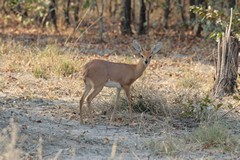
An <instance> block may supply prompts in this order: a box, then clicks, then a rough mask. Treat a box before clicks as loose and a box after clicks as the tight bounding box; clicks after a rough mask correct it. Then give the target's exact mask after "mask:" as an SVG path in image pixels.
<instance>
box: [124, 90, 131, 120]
mask: <svg viewBox="0 0 240 160" xmlns="http://www.w3.org/2000/svg"><path fill="white" fill-rule="evenodd" d="M124 91H125V93H126V96H127V100H128V106H129V115H130V121H132V120H133V113H132V100H131V95H130V86H125V87H124Z"/></svg>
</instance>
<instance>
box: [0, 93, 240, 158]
mask: <svg viewBox="0 0 240 160" xmlns="http://www.w3.org/2000/svg"><path fill="white" fill-rule="evenodd" d="M0 105H1V112H0V119H1V120H0V128H5V127H6V126H7V125H8V124H9V119H11V118H14V121H15V122H17V124H18V126H19V138H18V141H19V144H18V147H20V148H22V150H23V151H24V152H25V159H31V158H33V159H35V158H36V157H37V152H38V151H37V150H38V148H39V138H40V137H42V139H43V144H42V147H43V155H42V156H43V158H44V159H53V158H56V157H57V158H58V159H108V158H110V157H111V153H112V152H113V153H114V148H115V147H116V154H114V157H115V159H166V158H168V159H207V158H208V159H209V158H210V159H238V155H231V154H230V153H224V152H219V151H217V150H208V149H207V150H195V151H194V150H193V149H191V150H189V151H187V150H186V148H185V146H184V148H183V150H182V151H180V150H178V151H177V153H176V154H171V155H168V154H166V153H163V154H162V155H161V154H157V155H155V154H154V152H153V151H152V150H151V149H150V148H149V147H147V144H148V143H149V142H151V141H159V143H161V142H162V141H165V140H166V137H169V136H170V137H174V138H178V137H181V136H182V135H188V133H189V132H191V129H187V128H185V127H182V128H181V127H173V126H172V125H169V123H166V121H164V120H160V118H159V119H158V120H152V121H150V120H149V118H148V117H147V115H146V117H145V118H146V119H147V121H145V122H143V121H144V118H143V117H144V116H142V115H136V117H135V120H136V123H135V124H130V125H117V123H116V125H110V124H107V123H100V124H98V123H97V124H96V126H94V127H92V126H91V125H88V124H85V125H80V124H79V122H78V121H77V120H75V119H71V118H70V119H67V118H66V117H57V116H56V114H55V113H54V112H55V111H53V110H58V109H64V108H65V109H68V108H71V109H72V113H73V114H74V112H75V111H76V109H77V106H78V104H77V103H76V102H72V101H63V100H47V99H41V98H39V99H36V98H34V99H26V98H19V97H12V96H10V95H7V94H4V93H1V96H0ZM59 106H62V107H63V108H60V107H59ZM98 116H99V115H98ZM162 118H163V117H162ZM143 123H147V125H148V127H146V126H144V124H143ZM177 123H178V124H179V123H180V122H177V121H176V124H177ZM233 123H235V124H236V122H233ZM145 125H146V124H145ZM235 127H236V131H238V129H237V128H238V127H239V122H237V125H235ZM235 134H239V133H235ZM179 143H180V142H179ZM176 145H180V144H176ZM30 157H31V158H30Z"/></svg>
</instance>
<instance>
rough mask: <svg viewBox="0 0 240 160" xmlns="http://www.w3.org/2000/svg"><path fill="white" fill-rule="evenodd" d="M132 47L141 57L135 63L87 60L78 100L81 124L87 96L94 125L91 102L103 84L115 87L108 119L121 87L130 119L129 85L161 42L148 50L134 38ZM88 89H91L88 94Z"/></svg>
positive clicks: (139, 74) (140, 72) (146, 64)
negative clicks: (83, 87) (83, 85)
mask: <svg viewBox="0 0 240 160" xmlns="http://www.w3.org/2000/svg"><path fill="white" fill-rule="evenodd" d="M133 48H134V49H135V50H136V51H137V52H138V53H139V54H140V56H141V59H140V60H139V62H138V63H137V64H125V63H113V62H109V61H105V60H99V59H97V60H92V61H90V62H88V63H87V64H86V65H85V66H84V67H83V80H84V83H85V91H84V93H83V95H82V98H81V100H80V123H81V124H83V113H82V106H83V101H84V99H85V98H86V97H87V106H88V114H89V115H90V120H91V123H92V125H94V122H93V116H92V109H91V102H92V100H93V98H94V97H96V96H97V95H98V94H99V92H100V91H101V90H102V89H103V87H104V86H106V87H115V88H116V91H117V92H116V99H115V106H114V109H113V113H112V115H111V119H110V121H112V120H113V117H114V113H115V110H116V107H117V102H118V99H119V94H120V91H121V89H123V90H124V91H125V93H126V96H127V100H128V105H129V114H130V117H131V119H132V108H131V96H130V87H131V85H132V84H133V82H134V81H135V80H136V79H138V78H139V77H140V76H141V75H142V74H143V72H144V70H145V69H146V67H147V66H148V64H149V63H150V61H151V58H152V54H155V53H157V52H158V51H159V50H160V48H161V44H160V43H158V44H156V45H154V46H153V47H152V48H151V50H150V51H146V50H143V49H142V47H141V45H140V44H139V43H138V42H137V41H136V40H134V41H133ZM90 90H92V91H91V93H90V94H89V92H90ZM88 94H89V95H88Z"/></svg>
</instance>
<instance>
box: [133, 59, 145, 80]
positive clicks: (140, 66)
mask: <svg viewBox="0 0 240 160" xmlns="http://www.w3.org/2000/svg"><path fill="white" fill-rule="evenodd" d="M146 67H147V66H146V65H144V64H143V62H142V61H141V60H139V61H138V63H137V64H136V68H135V76H136V78H138V77H140V76H141V75H142V74H143V72H144V70H145V69H146Z"/></svg>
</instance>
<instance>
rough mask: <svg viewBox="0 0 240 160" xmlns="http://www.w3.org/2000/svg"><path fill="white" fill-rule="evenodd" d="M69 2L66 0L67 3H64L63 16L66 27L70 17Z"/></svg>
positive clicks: (69, 0)
mask: <svg viewBox="0 0 240 160" xmlns="http://www.w3.org/2000/svg"><path fill="white" fill-rule="evenodd" d="M70 3H71V0H67V4H66V5H64V18H65V23H66V24H67V27H69V26H70V17H69V11H70Z"/></svg>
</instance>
